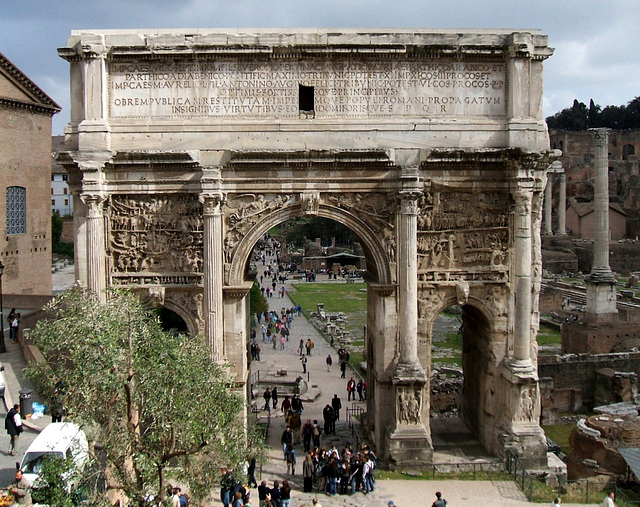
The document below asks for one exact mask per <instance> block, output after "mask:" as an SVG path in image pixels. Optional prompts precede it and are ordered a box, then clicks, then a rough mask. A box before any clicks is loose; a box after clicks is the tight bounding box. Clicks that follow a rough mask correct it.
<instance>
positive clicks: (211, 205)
mask: <svg viewBox="0 0 640 507" xmlns="http://www.w3.org/2000/svg"><path fill="white" fill-rule="evenodd" d="M198 199H199V200H200V202H201V203H202V205H203V208H204V209H203V213H204V214H205V215H213V214H215V213H219V212H220V205H221V204H222V203H223V202H224V195H223V194H222V193H221V192H211V193H206V194H200V195H199V197H198Z"/></svg>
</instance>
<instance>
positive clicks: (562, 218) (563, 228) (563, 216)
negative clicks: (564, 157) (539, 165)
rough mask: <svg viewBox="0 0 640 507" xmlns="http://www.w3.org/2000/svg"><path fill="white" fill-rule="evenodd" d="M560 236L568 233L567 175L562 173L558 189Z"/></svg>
mask: <svg viewBox="0 0 640 507" xmlns="http://www.w3.org/2000/svg"><path fill="white" fill-rule="evenodd" d="M558 192H559V194H560V195H559V196H560V199H559V200H558V234H566V233H567V175H566V174H565V173H564V172H562V173H560V188H559V189H558Z"/></svg>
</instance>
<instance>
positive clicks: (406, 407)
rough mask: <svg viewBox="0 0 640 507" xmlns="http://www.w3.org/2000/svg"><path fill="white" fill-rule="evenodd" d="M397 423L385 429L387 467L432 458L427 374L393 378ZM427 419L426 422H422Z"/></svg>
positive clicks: (417, 462) (410, 464) (422, 461)
mask: <svg viewBox="0 0 640 507" xmlns="http://www.w3.org/2000/svg"><path fill="white" fill-rule="evenodd" d="M392 382H393V388H394V392H395V411H396V418H395V419H396V424H395V427H393V428H391V429H390V430H388V432H387V441H388V449H389V458H388V461H389V468H391V469H394V468H397V467H406V466H420V465H426V464H428V463H431V462H432V461H433V443H432V441H431V435H430V433H429V431H428V430H427V428H428V420H429V412H428V411H426V412H425V411H424V399H425V396H426V394H425V392H426V389H427V382H426V377H424V372H422V377H419V376H418V377H413V378H410V377H404V378H398V377H394V378H393V379H392ZM424 419H426V420H427V424H426V425H425V423H424V422H423V421H424Z"/></svg>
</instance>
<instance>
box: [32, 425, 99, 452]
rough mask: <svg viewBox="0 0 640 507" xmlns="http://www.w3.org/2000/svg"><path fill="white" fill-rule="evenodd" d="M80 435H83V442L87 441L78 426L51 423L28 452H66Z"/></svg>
mask: <svg viewBox="0 0 640 507" xmlns="http://www.w3.org/2000/svg"><path fill="white" fill-rule="evenodd" d="M78 433H82V436H81V437H80V439H81V440H86V436H85V435H84V432H83V431H82V430H81V429H80V426H78V425H77V424H73V423H69V422H62V423H51V424H49V425H48V426H47V427H46V428H45V429H43V430H42V431H41V432H40V434H39V435H38V436H37V437H36V438H35V440H34V441H33V442H32V443H31V445H30V446H29V448H28V449H27V452H64V451H66V450H67V448H68V447H69V445H70V444H71V441H72V440H73V439H74V438H75V437H76V435H77V434H78Z"/></svg>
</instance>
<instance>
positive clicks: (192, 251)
mask: <svg viewBox="0 0 640 507" xmlns="http://www.w3.org/2000/svg"><path fill="white" fill-rule="evenodd" d="M108 224H109V229H110V231H109V232H110V234H109V251H110V257H111V261H112V265H113V267H114V273H113V275H112V276H115V278H116V279H117V282H116V283H118V284H119V285H129V284H132V283H133V284H135V283H136V280H137V283H139V284H141V285H146V284H152V285H156V284H160V283H167V278H166V277H167V276H171V278H172V281H171V282H169V283H172V284H176V283H177V284H183V283H186V284H191V283H198V279H199V277H198V276H196V277H194V276H193V275H194V274H201V273H202V262H203V260H202V205H201V204H200V203H199V202H198V199H197V197H195V196H191V195H186V194H184V195H166V196H127V195H113V196H111V199H110V203H109V208H108ZM126 274H130V275H129V276H122V275H126ZM134 274H135V276H134ZM160 274H162V275H160ZM161 276H162V279H160V277H161ZM154 279H157V280H154Z"/></svg>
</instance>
